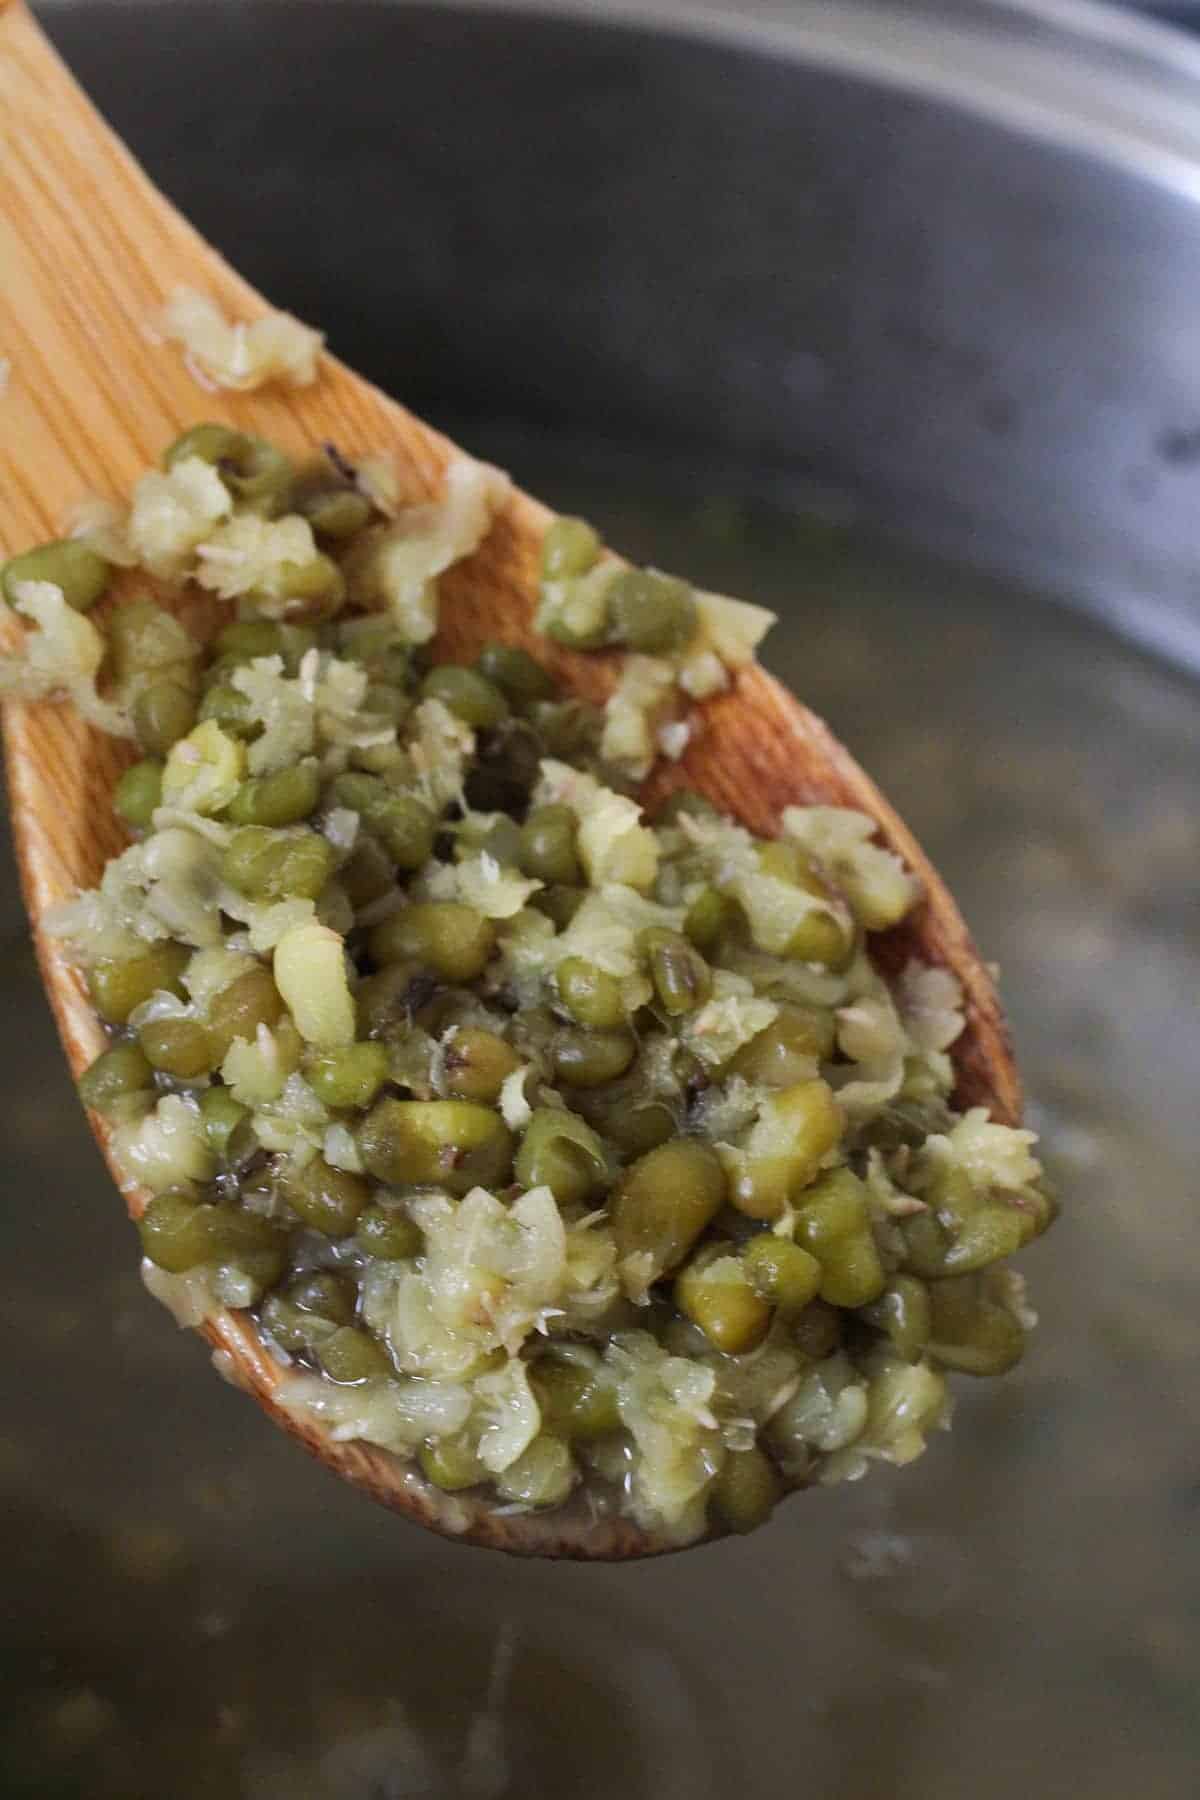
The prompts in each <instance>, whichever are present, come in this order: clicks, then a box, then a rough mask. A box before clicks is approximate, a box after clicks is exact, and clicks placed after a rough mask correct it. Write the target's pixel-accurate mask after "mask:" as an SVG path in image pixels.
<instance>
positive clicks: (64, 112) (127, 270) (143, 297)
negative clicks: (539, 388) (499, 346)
mask: <svg viewBox="0 0 1200 1800" xmlns="http://www.w3.org/2000/svg"><path fill="white" fill-rule="evenodd" d="M163 29H164V30H167V29H169V18H168V15H167V13H165V12H164V15H163ZM153 100H154V97H153V94H150V95H148V96H147V103H148V104H150V105H152V104H153ZM180 287H191V288H194V289H198V290H199V291H200V292H202V293H203V294H205V295H206V296H207V297H209V298H210V299H212V300H214V301H215V302H216V303H217V305H218V306H219V307H221V309H222V311H224V312H225V313H226V314H227V315H228V316H231V317H234V318H246V317H249V316H253V315H255V314H257V313H260V312H261V311H262V310H263V308H264V305H265V302H264V301H263V299H262V298H261V296H260V295H259V294H257V293H256V292H255V290H254V289H253V288H252V287H251V286H250V284H249V283H248V282H246V281H243V279H242V278H241V276H239V275H238V274H237V272H236V271H235V270H233V269H231V268H230V266H229V265H228V263H226V262H225V261H224V260H223V259H222V258H221V257H220V256H219V255H218V254H217V252H216V251H215V250H213V249H212V248H211V246H210V245H208V244H207V243H205V241H204V240H203V238H201V236H200V235H199V233H198V232H196V231H195V230H194V229H193V228H192V226H191V225H189V224H188V222H187V221H186V220H185V219H184V218H182V217H181V216H180V214H179V213H178V212H176V210H175V208H174V207H173V206H171V205H170V203H169V202H168V201H167V200H166V199H164V197H163V196H162V195H161V194H160V193H159V192H158V190H157V189H156V188H155V187H154V185H153V183H152V182H151V181H150V180H149V179H148V177H147V176H146V174H145V173H144V171H143V170H142V169H141V168H140V166H139V165H138V163H137V162H136V161H135V159H134V158H133V156H132V155H131V154H130V153H129V151H128V150H127V149H126V148H125V146H124V144H123V143H122V142H121V140H120V139H119V138H118V137H117V136H116V134H115V133H114V132H113V131H112V130H111V129H110V128H109V127H108V125H107V124H106V123H105V122H104V120H103V119H102V118H101V117H100V116H99V114H98V113H97V112H96V110H95V109H94V107H93V106H92V105H91V104H90V102H89V101H88V99H87V97H86V95H85V94H84V93H83V92H82V90H81V89H80V87H79V85H78V84H77V82H76V81H75V79H74V77H73V76H72V75H71V73H70V71H69V70H68V69H67V68H66V66H65V65H64V63H63V62H62V59H61V58H60V57H59V55H58V54H57V52H56V51H55V50H54V49H53V47H52V46H51V44H50V43H49V42H48V40H47V38H46V36H45V34H44V33H43V32H42V31H41V30H40V28H39V27H38V25H37V24H36V22H35V20H34V19H33V17H32V15H31V14H30V12H29V9H28V7H27V6H26V4H25V0H8V3H7V4H5V0H0V293H2V295H3V299H2V301H0V356H3V357H4V358H5V360H6V362H7V365H8V370H7V382H6V384H5V390H4V392H3V394H2V395H0V554H3V553H6V552H9V553H10V552H12V551H13V550H15V549H18V548H20V547H22V546H23V545H25V544H28V543H31V542H35V541H38V540H40V539H45V538H46V537H49V536H54V535H57V534H58V533H59V532H61V530H62V516H61V513H62V508H63V506H64V504H69V503H70V502H71V501H73V500H75V499H77V498H79V497H80V496H81V495H83V494H84V493H88V492H92V493H95V492H106V493H110V494H112V495H117V494H125V493H127V492H128V490H129V487H130V485H131V484H132V482H133V481H134V479H135V478H136V477H137V475H138V474H139V473H140V472H141V471H142V470H143V469H145V468H146V467H148V466H150V465H153V464H154V463H156V462H157V460H158V456H159V454H160V453H161V451H162V448H163V445H164V444H167V443H169V442H170V441H171V439H172V438H173V437H175V436H177V435H178V433H179V432H180V430H182V429H183V428H184V427H185V426H186V425H188V424H191V423H194V422H195V420H196V419H197V418H200V417H204V416H206V415H215V416H218V417H227V418H229V419H230V420H231V422H232V423H234V424H236V425H238V426H239V427H240V428H242V429H244V430H249V431H254V432H257V433H259V434H261V435H262V436H264V437H269V438H271V439H272V440H273V441H275V442H278V443H280V444H282V445H283V446H284V448H288V449H294V450H298V451H299V450H305V449H307V448H309V447H311V446H312V445H313V444H315V443H317V442H319V441H321V440H322V439H326V438H330V437H334V438H338V437H339V436H340V437H341V438H342V440H343V441H345V442H346V443H348V444H352V445H358V446H361V445H363V444H369V445H372V446H376V445H382V444H384V443H386V444H387V446H388V448H389V449H390V450H391V451H392V452H393V454H395V455H396V457H397V462H398V467H399V472H400V474H401V477H402V479H403V481H404V484H405V491H406V492H407V493H410V494H412V495H413V496H414V497H415V498H419V497H421V496H422V495H424V494H427V493H431V492H433V491H434V490H435V489H436V487H437V484H438V480H439V477H440V473H441V470H442V467H443V465H444V462H445V457H446V453H447V446H446V443H445V440H444V439H442V438H441V437H440V436H439V434H438V433H436V432H434V431H432V430H431V429H430V428H429V427H427V426H425V425H423V424H422V423H421V422H420V421H419V420H416V419H414V418H413V417H412V415H411V414H409V413H406V412H405V411H404V409H403V408H401V407H399V406H397V405H396V404H395V403H394V402H393V401H391V400H389V399H387V398H386V397H385V396H384V395H382V394H380V393H379V392H378V390H376V389H374V388H372V387H371V386H370V384H369V383H367V382H365V381H363V380H362V379H361V378H360V377H358V376H356V375H354V374H353V373H352V372H351V371H349V370H347V369H345V368H344V367H343V366H342V365H341V364H339V363H338V362H337V361H336V359H334V358H332V357H329V356H325V357H323V358H322V362H321V366H320V379H319V380H318V381H317V383H315V384H314V385H313V386H312V387H310V388H306V389H302V390H288V389H284V388H281V387H280V386H279V385H278V384H275V385H274V386H273V387H271V388H269V389H264V390H262V391H260V392H256V393H238V394H232V393H222V394H221V395H219V396H213V395H211V394H206V393H205V392H204V391H203V389H202V388H201V387H200V386H198V385H197V382H196V380H195V379H194V377H193V375H192V374H191V373H190V372H189V370H188V368H187V366H186V365H185V363H184V360H183V358H182V356H181V355H180V353H179V352H178V350H177V349H176V348H175V347H174V346H169V345H163V344H156V343H155V339H154V321H155V319H156V318H157V317H158V315H159V314H160V312H161V310H162V307H163V305H164V303H165V301H166V300H167V298H168V297H169V295H170V294H171V293H173V292H174V291H175V290H176V289H178V288H180Z"/></svg>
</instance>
